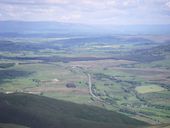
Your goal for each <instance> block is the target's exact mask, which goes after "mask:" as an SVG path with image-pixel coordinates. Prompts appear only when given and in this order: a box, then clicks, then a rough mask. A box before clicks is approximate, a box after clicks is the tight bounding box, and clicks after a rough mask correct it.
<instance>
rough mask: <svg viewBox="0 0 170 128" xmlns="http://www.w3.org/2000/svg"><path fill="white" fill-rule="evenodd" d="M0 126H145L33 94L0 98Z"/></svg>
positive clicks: (118, 116) (103, 127) (95, 127)
mask: <svg viewBox="0 0 170 128" xmlns="http://www.w3.org/2000/svg"><path fill="white" fill-rule="evenodd" d="M0 110H1V113H0V122H1V123H14V124H20V125H24V126H28V127H31V128H133V127H134V128H135V127H138V126H145V125H147V124H145V123H144V122H141V121H138V120H135V119H131V118H129V117H127V116H124V115H122V114H119V113H116V112H112V111H107V110H104V109H101V108H97V107H92V106H87V105H79V104H74V103H70V102H66V101H60V100H54V99H50V98H46V97H41V96H36V95H30V94H21V93H20V94H19V93H16V94H8V95H6V94H0Z"/></svg>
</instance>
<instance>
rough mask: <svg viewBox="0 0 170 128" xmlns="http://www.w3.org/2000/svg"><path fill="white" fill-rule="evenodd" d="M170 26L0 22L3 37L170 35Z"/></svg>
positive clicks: (0, 32)
mask: <svg viewBox="0 0 170 128" xmlns="http://www.w3.org/2000/svg"><path fill="white" fill-rule="evenodd" d="M169 28H170V25H169V24H168V25H112V26H109V25H108V26H101V25H84V24H76V23H74V24H73V23H62V22H45V21H39V22H28V21H27V22H26V21H0V36H1V37H57V36H60V37H61V36H64V37H65V36H82V35H83V36H84V35H85V36H89V35H90V36H91V35H108V34H110V35H112V34H170V29H169Z"/></svg>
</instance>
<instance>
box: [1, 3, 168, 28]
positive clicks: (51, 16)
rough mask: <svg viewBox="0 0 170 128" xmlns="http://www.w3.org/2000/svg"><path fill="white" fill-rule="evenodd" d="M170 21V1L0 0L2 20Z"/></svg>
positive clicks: (151, 22) (117, 23)
mask: <svg viewBox="0 0 170 128" xmlns="http://www.w3.org/2000/svg"><path fill="white" fill-rule="evenodd" d="M4 20H17V21H56V22H69V23H81V24H99V25H100V24H107V25H110V24H113V25H129V24H170V0H0V21H4Z"/></svg>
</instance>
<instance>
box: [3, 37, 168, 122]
mask: <svg viewBox="0 0 170 128" xmlns="http://www.w3.org/2000/svg"><path fill="white" fill-rule="evenodd" d="M169 40H170V38H169V37H168V36H159V39H158V37H157V36H141V37H139V36H118V35H117V36H113V37H112V36H111V37H110V38H109V40H108V37H82V38H67V39H65V38H62V39H60V38H46V39H45V38H30V39H27V38H8V39H6V38H1V39H0V92H3V93H7V94H9V93H14V92H19V93H31V94H36V95H43V96H46V97H52V98H55V99H61V100H66V101H71V102H75V103H79V104H88V105H93V106H98V107H101V108H104V109H108V110H112V111H117V112H119V113H123V114H125V115H128V116H130V117H133V118H136V119H139V120H143V121H145V122H148V123H152V124H164V123H169V122H170V116H169V115H170V85H169V83H170V67H169V62H170V61H169V59H170V43H169ZM89 75H90V80H89ZM96 97H97V98H96Z"/></svg>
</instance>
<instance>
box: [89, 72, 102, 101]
mask: <svg viewBox="0 0 170 128" xmlns="http://www.w3.org/2000/svg"><path fill="white" fill-rule="evenodd" d="M88 83H89V93H90V95H91V96H92V97H94V98H95V99H97V100H99V101H103V100H101V99H100V98H99V97H97V96H96V95H95V94H94V93H93V91H92V82H91V75H90V74H88Z"/></svg>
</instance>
